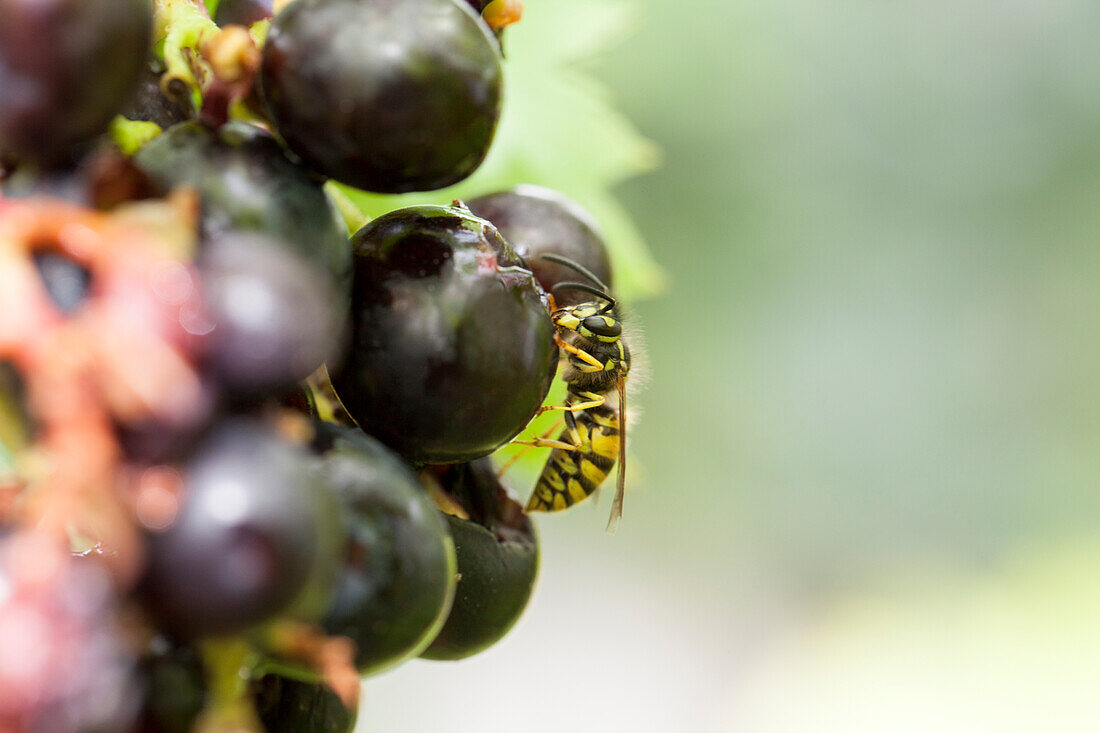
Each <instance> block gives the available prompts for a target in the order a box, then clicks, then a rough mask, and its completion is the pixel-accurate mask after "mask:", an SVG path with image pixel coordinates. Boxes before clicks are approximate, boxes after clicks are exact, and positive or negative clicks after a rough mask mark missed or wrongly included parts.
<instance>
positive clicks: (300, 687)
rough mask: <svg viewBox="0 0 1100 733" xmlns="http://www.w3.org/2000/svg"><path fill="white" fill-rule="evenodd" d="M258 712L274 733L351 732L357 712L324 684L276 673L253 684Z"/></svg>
mask: <svg viewBox="0 0 1100 733" xmlns="http://www.w3.org/2000/svg"><path fill="white" fill-rule="evenodd" d="M252 692H253V694H254V695H255V701H256V712H257V713H258V714H259V716H260V720H261V721H262V722H263V724H264V727H266V728H267V730H268V731H271V732H272V733H349V732H350V731H351V729H352V728H354V727H355V713H356V711H354V710H348V709H347V708H346V707H344V704H343V703H342V702H341V701H340V698H338V697H337V696H336V694H335V693H334V692H333V691H332V690H330V689H329V688H328V687H326V686H325V685H323V684H320V683H309V682H298V681H296V680H292V679H289V678H287V677H281V676H279V675H275V674H268V675H264V676H263V677H261V678H260V679H258V680H255V681H254V682H253V683H252Z"/></svg>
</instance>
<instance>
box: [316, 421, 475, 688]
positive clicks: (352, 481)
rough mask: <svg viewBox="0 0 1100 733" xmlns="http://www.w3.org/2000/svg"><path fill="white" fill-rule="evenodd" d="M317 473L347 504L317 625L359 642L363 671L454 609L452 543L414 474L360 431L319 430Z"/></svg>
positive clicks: (428, 633) (413, 647)
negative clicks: (336, 571)
mask: <svg viewBox="0 0 1100 733" xmlns="http://www.w3.org/2000/svg"><path fill="white" fill-rule="evenodd" d="M316 446H317V447H318V448H319V449H323V450H326V452H325V454H324V460H323V464H322V468H321V472H322V474H323V476H324V480H325V482H326V483H327V484H328V485H329V486H331V487H332V488H333V489H334V491H335V492H336V494H337V495H338V496H339V497H340V499H341V500H342V502H343V504H344V511H343V521H344V526H345V528H346V530H347V536H348V543H347V546H346V549H345V551H344V565H343V570H342V575H341V578H340V580H339V583H338V585H337V590H336V595H335V597H334V600H333V603H332V606H331V608H330V609H329V611H328V613H327V614H326V615H325V617H324V619H323V621H322V625H323V626H324V627H325V629H326V630H327V631H328V632H329V633H331V634H338V635H342V636H347V637H349V638H351V640H352V641H354V642H355V644H356V646H357V654H356V659H355V662H356V666H357V667H358V668H359V671H360V673H362V674H369V673H373V672H377V671H380V670H381V669H383V668H385V667H387V666H390V665H392V664H394V663H396V662H399V661H401V660H402V659H405V658H407V657H410V656H415V655H416V654H418V653H419V652H420V651H422V650H423V649H424V647H425V646H426V645H427V644H428V643H429V642H430V641H431V640H432V639H433V638H434V636H435V634H436V632H438V631H439V628H440V626H441V625H442V624H443V620H444V619H445V618H446V615H447V611H448V609H450V606H451V599H452V597H453V595H454V587H455V586H454V584H455V559H454V544H453V543H452V542H451V537H450V534H449V532H448V530H447V524H446V522H444V521H443V518H442V517H441V516H440V515H439V512H438V511H436V508H435V505H434V504H433V503H432V502H431V500H430V499H429V498H428V496H427V494H425V492H424V490H423V489H422V488H421V486H420V484H419V482H418V481H417V479H416V477H415V476H414V475H413V474H412V473H411V472H410V471H409V469H408V468H407V467H406V466H405V465H404V464H403V463H402V462H401V461H400V459H398V458H397V457H396V456H395V455H394V454H393V453H391V452H390V451H389V450H387V449H386V448H385V447H383V446H382V445H381V444H380V443H378V442H376V441H374V440H372V439H371V438H369V437H368V436H366V435H364V434H363V433H362V432H361V431H359V430H348V429H342V428H336V427H333V426H326V425H320V426H319V427H318V434H317V441H316Z"/></svg>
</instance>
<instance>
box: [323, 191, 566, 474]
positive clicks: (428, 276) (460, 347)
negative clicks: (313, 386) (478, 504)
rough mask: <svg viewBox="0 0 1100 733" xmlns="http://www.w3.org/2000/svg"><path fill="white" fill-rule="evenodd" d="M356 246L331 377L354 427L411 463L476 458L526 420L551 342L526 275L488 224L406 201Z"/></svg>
mask: <svg viewBox="0 0 1100 733" xmlns="http://www.w3.org/2000/svg"><path fill="white" fill-rule="evenodd" d="M352 246H353V248H354V251H355V255H354V256H355V266H354V267H355V272H354V276H353V295H352V335H351V339H350V343H349V348H348V357H347V360H346V362H345V363H344V364H343V366H342V367H341V368H339V369H335V370H333V375H332V377H333V384H334V385H335V387H336V392H337V394H339V395H340V397H341V399H342V401H343V403H344V405H345V406H346V407H347V408H348V410H349V411H350V413H351V415H352V416H353V417H354V418H355V419H356V421H357V422H358V424H359V426H360V427H362V428H363V430H364V431H366V432H367V433H369V434H370V435H373V436H375V437H377V438H378V439H380V440H381V441H382V442H384V443H386V444H387V445H388V446H390V447H391V448H393V449H394V450H396V451H397V452H398V453H400V454H402V456H404V457H405V458H406V460H409V461H412V462H419V463H454V462H460V461H467V460H473V459H474V458H478V457H481V456H484V455H488V454H489V453H491V452H492V451H494V450H495V449H496V448H498V447H500V446H501V445H503V444H504V443H506V442H507V441H509V440H511V439H512V438H513V437H515V436H516V435H517V434H518V433H519V432H520V431H522V430H523V428H524V426H526V424H527V423H528V422H529V420H530V419H531V417H532V416H533V415H534V414H535V412H536V411H537V410H538V408H539V406H540V405H541V404H542V402H543V400H544V399H545V398H546V393H547V391H548V390H549V388H550V382H551V380H552V378H553V375H554V371H555V369H556V367H557V347H556V345H555V344H554V341H553V337H554V327H553V324H552V323H551V321H550V318H549V315H548V313H547V311H546V306H545V304H544V303H543V301H542V296H541V293H540V291H539V290H538V288H537V285H536V284H535V282H534V278H533V277H532V276H531V274H530V272H528V271H527V270H524V269H522V268H520V267H518V265H517V263H518V259H517V258H516V257H515V255H514V254H513V253H512V252H511V250H510V248H509V247H508V245H507V244H506V243H504V242H503V241H501V240H500V236H499V234H497V232H496V230H495V229H494V228H493V227H492V225H490V224H489V223H488V222H486V221H484V220H482V219H478V218H477V217H474V216H471V215H470V214H469V213H468V212H467V211H465V210H464V209H458V208H453V207H442V206H418V207H410V208H407V209H400V210H398V211H394V212H390V213H389V214H386V215H384V216H381V217H379V218H377V219H375V220H374V221H373V222H371V223H370V224H368V225H367V226H365V227H363V229H361V230H359V232H357V233H356V234H355V236H354V237H353V239H352ZM494 248H495V249H494ZM498 251H499V252H501V254H499V255H498V254H497V252H498Z"/></svg>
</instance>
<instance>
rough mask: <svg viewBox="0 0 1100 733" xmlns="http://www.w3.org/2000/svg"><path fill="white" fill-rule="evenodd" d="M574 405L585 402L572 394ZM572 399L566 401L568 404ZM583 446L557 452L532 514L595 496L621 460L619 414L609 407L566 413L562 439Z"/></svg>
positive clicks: (549, 462)
mask: <svg viewBox="0 0 1100 733" xmlns="http://www.w3.org/2000/svg"><path fill="white" fill-rule="evenodd" d="M569 397H570V398H571V400H572V401H574V402H580V401H584V400H585V398H583V397H580V396H574V395H573V394H570V395H569ZM569 402H570V399H567V400H566V404H568V403H569ZM558 439H559V440H560V441H561V442H563V443H569V444H572V445H578V446H580V448H579V449H577V450H566V449H564V448H554V449H553V450H551V452H550V457H549V459H548V460H547V461H546V466H545V467H544V468H543V469H542V475H541V476H540V477H539V480H538V483H537V484H536V485H535V491H534V493H532V494H531V500H530V501H529V502H527V511H529V512H556V511H560V510H562V509H566V508H568V507H571V506H573V505H574V504H576V503H577V502H578V501H581V500H583V499H584V498H586V497H587V496H589V495H591V494H592V492H593V491H595V490H596V489H597V488H598V487H599V485H600V484H602V483H603V481H604V479H606V478H607V475H608V474H609V473H611V469H612V468H614V467H615V460H616V459H617V458H618V456H619V414H618V411H617V410H616V409H614V408H612V407H610V406H608V405H607V404H603V405H600V406H599V407H591V408H588V409H586V410H583V411H580V412H576V413H572V414H570V413H566V427H565V429H564V430H563V431H562V433H561V436H560V437H559V438H558Z"/></svg>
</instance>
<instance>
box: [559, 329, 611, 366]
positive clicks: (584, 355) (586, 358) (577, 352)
mask: <svg viewBox="0 0 1100 733" xmlns="http://www.w3.org/2000/svg"><path fill="white" fill-rule="evenodd" d="M554 341H556V342H557V344H558V346H560V347H561V348H562V349H564V350H565V351H568V352H569V353H570V354H572V355H573V356H575V357H577V358H578V359H580V360H581V361H583V362H585V363H586V364H588V365H589V366H592V367H594V368H595V369H594V370H593V371H601V372H602V371H603V370H604V368H605V367H604V365H603V363H602V362H601V361H600V360H599V359H597V358H596V357H594V356H592V355H591V354H589V353H588V352H587V351H582V350H581V349H578V348H577V347H576V346H573V345H572V344H568V343H566V342H565V339H563V338H562V337H561V334H560V333H556V334H554Z"/></svg>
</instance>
